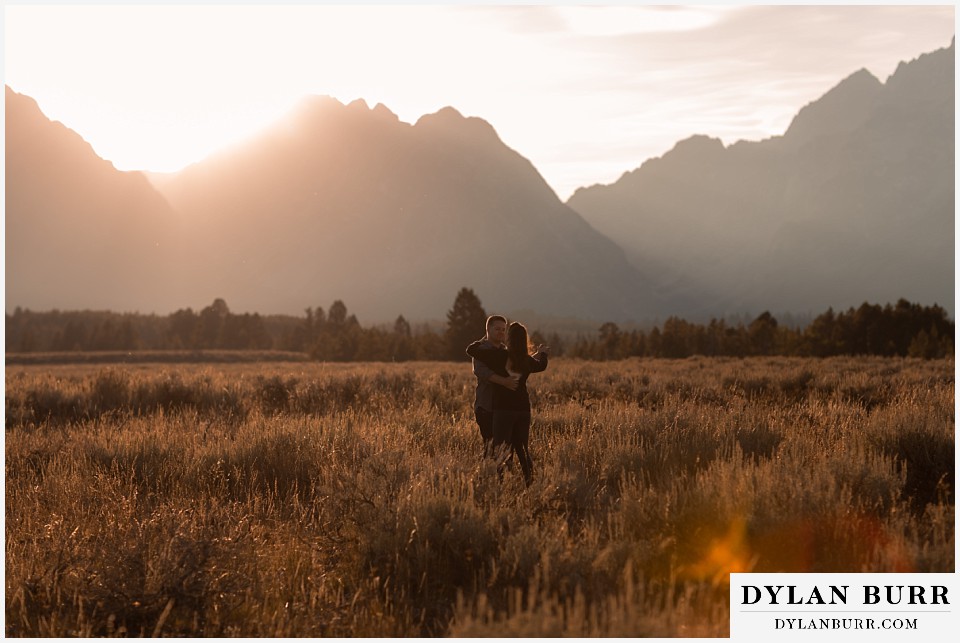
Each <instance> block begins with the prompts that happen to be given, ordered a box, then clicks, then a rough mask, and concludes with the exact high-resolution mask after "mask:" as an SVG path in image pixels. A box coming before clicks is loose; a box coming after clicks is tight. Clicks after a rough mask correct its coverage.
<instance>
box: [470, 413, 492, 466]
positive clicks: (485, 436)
mask: <svg viewBox="0 0 960 643" xmlns="http://www.w3.org/2000/svg"><path fill="white" fill-rule="evenodd" d="M473 412H474V415H475V416H476V418H477V426H478V427H479V428H480V439H481V441H482V442H483V457H487V456H489V455H491V453H490V449H491V445H492V442H493V411H488V410H487V409H481V408H480V407H479V406H478V407H475V408H474V409H473Z"/></svg>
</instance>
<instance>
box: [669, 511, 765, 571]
mask: <svg viewBox="0 0 960 643" xmlns="http://www.w3.org/2000/svg"><path fill="white" fill-rule="evenodd" d="M755 564H756V557H755V556H754V555H752V553H751V551H750V546H749V543H748V542H747V523H746V521H745V520H743V519H742V518H735V519H734V520H733V521H732V522H731V523H730V527H729V528H728V529H727V533H726V534H724V535H723V536H721V537H720V538H718V539H716V540H714V541H713V542H712V543H710V545H709V547H708V548H707V552H706V553H705V554H704V556H703V558H701V559H700V560H699V561H697V562H695V563H693V564H691V565H689V566H688V567H687V568H686V570H685V571H686V575H688V576H690V577H692V578H697V579H701V580H707V579H709V580H710V581H711V582H713V583H714V584H715V585H719V584H727V583H729V582H730V574H733V573H745V572H749V571H751V570H752V569H753V567H754V565H755Z"/></svg>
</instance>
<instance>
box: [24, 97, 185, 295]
mask: <svg viewBox="0 0 960 643" xmlns="http://www.w3.org/2000/svg"><path fill="white" fill-rule="evenodd" d="M5 93H6V97H5V101H6V204H5V206H6V216H5V225H6V300H7V302H8V306H9V304H13V305H15V306H24V307H31V308H34V309H50V308H61V309H77V308H112V309H114V310H117V311H134V310H140V311H152V310H158V309H159V310H164V309H169V308H170V307H172V306H175V305H176V300H177V297H178V292H179V290H180V288H181V285H182V277H183V275H182V274H181V273H180V265H181V261H180V254H179V250H178V246H179V238H180V229H179V225H180V221H179V217H178V216H177V215H176V213H175V212H173V210H172V209H171V208H170V207H169V205H168V204H167V202H166V200H165V199H164V198H163V197H162V196H161V195H160V194H159V193H158V192H157V191H156V190H155V189H154V188H153V186H152V185H151V184H150V183H149V181H147V179H146V178H145V177H144V176H143V175H142V174H140V173H136V172H119V171H117V170H116V169H115V168H114V167H113V165H112V164H111V163H110V162H108V161H104V160H103V159H101V158H100V157H99V156H97V155H96V153H95V152H94V150H93V148H92V147H90V145H89V144H88V143H87V142H86V141H84V140H83V139H82V138H81V137H80V136H79V135H78V134H77V133H76V132H74V131H72V130H70V129H68V128H67V127H65V126H64V125H62V124H61V123H54V122H51V121H50V120H49V119H47V117H46V116H44V115H43V113H42V112H41V111H40V109H39V107H38V106H37V103H36V101H34V100H33V99H32V98H29V97H27V96H23V95H21V94H17V93H16V92H14V91H13V90H11V89H10V88H9V87H7V88H6V92H5Z"/></svg>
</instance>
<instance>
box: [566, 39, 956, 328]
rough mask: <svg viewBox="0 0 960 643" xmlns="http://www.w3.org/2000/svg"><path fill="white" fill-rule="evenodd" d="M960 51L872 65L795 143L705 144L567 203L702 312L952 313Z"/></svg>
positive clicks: (799, 131)
mask: <svg viewBox="0 0 960 643" xmlns="http://www.w3.org/2000/svg"><path fill="white" fill-rule="evenodd" d="M954 204H955V201H954V45H953V43H951V45H950V47H949V48H946V49H941V50H938V51H936V52H933V53H930V54H926V55H924V56H921V57H920V58H919V59H917V60H914V61H912V62H909V63H902V64H901V65H900V66H899V67H898V69H897V70H896V72H895V73H894V74H893V75H892V76H891V77H890V78H889V79H888V80H887V81H886V82H885V83H881V82H880V81H879V80H878V79H876V78H875V77H873V76H872V75H871V74H870V73H869V72H867V71H866V70H860V71H858V72H856V73H854V74H852V75H851V76H849V77H848V78H846V79H845V80H843V81H842V82H841V83H839V84H838V85H837V86H836V87H835V88H834V89H832V90H831V91H829V92H828V93H827V94H825V95H824V96H823V97H821V98H820V99H819V100H817V101H815V102H813V103H811V104H810V105H807V106H806V107H804V108H803V109H802V110H800V112H799V113H798V114H797V116H796V117H795V118H794V120H793V122H792V124H791V125H790V127H789V128H788V130H787V131H786V132H785V133H784V135H783V136H778V137H774V138H771V139H767V140H764V141H759V142H744V141H741V142H738V143H735V144H733V145H729V146H724V145H723V144H722V143H721V142H720V141H719V140H717V139H712V138H709V137H706V136H696V137H693V138H690V139H688V140H685V141H681V142H680V143H678V144H677V145H676V147H675V148H674V149H673V150H671V151H670V152H668V153H667V154H665V155H664V156H662V157H660V158H656V159H651V160H649V161H647V162H645V163H643V164H642V165H641V166H640V167H639V168H638V169H636V170H634V171H631V172H628V173H626V174H624V176H623V177H621V178H620V180H619V181H617V182H616V183H614V184H612V185H606V186H593V187H589V188H584V189H581V190H578V191H577V192H576V193H575V194H574V195H573V196H572V197H571V198H570V200H569V201H568V205H570V206H571V207H572V208H574V209H575V210H576V211H577V212H579V213H581V214H582V215H583V216H584V218H585V219H586V220H587V221H589V222H590V223H591V225H593V226H595V227H596V228H597V229H598V230H600V231H601V232H603V233H604V234H606V235H608V236H610V237H611V238H612V239H614V240H615V241H616V242H617V243H618V244H620V245H621V246H622V247H623V248H625V250H626V251H627V253H628V256H629V257H630V258H631V261H632V262H633V263H634V265H636V266H638V267H639V268H640V269H641V270H643V271H644V272H645V273H646V274H648V275H649V276H650V278H651V279H653V280H655V281H656V282H658V283H661V284H664V285H666V284H669V288H670V289H671V291H672V292H673V293H674V294H675V295H676V294H679V293H686V294H687V295H689V296H690V299H691V300H696V301H698V302H699V304H698V305H697V306H694V307H691V308H689V309H687V310H684V311H678V312H683V313H685V314H686V315H689V316H696V315H701V316H702V315H706V314H709V315H722V314H727V313H736V312H739V311H743V310H752V311H754V312H756V311H760V310H764V309H770V310H790V311H796V312H804V311H811V310H822V309H825V308H827V307H829V306H832V307H834V308H846V307H849V306H857V305H859V304H860V303H862V302H864V301H895V300H897V299H898V298H900V297H906V298H908V299H911V300H916V301H919V302H922V303H925V304H934V303H938V304H940V305H942V306H944V307H945V308H947V309H948V310H949V311H951V314H952V311H953V293H954V249H953V248H954V241H953V240H954V210H955V205H954Z"/></svg>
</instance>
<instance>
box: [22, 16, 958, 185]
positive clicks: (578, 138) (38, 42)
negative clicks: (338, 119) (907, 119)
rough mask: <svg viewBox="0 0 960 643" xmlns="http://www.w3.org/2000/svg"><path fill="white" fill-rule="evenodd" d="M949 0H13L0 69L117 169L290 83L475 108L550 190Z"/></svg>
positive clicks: (161, 160)
mask: <svg viewBox="0 0 960 643" xmlns="http://www.w3.org/2000/svg"><path fill="white" fill-rule="evenodd" d="M954 14H955V10H954V7H953V5H952V4H949V5H940V6H925V7H917V6H894V5H882V6H878V5H869V6H824V5H820V6H762V5H706V6H696V7H694V6H689V5H668V6H649V5H636V4H633V5H628V4H620V5H607V6H599V5H597V4H593V5H589V6H584V5H580V6H575V5H555V4H543V5H537V6H529V5H527V6H519V5H514V6H503V5H497V6H494V5H450V4H447V5H443V4H434V5H418V6H413V5H363V6H334V5H329V4H293V5H285V6H262V5H261V6H257V5H243V4H207V5H197V4H180V5H155V6H145V5H135V4H107V5H103V4H101V5H96V6H94V5H89V6H88V5H49V4H48V5H36V4H33V5H16V4H9V3H8V4H7V6H6V7H5V15H4V72H5V82H6V84H8V85H9V86H10V87H11V88H13V89H14V90H15V91H18V92H21V93H24V94H27V95H29V96H32V97H33V98H35V99H36V100H37V101H38V103H39V104H40V107H41V109H42V110H43V111H44V112H45V113H46V114H47V115H48V116H49V117H50V118H52V119H54V120H60V121H62V122H63V123H65V124H66V125H67V126H69V127H71V128H72V129H74V130H76V131H77V132H79V133H80V134H81V135H82V136H83V137H84V138H85V139H87V140H88V141H89V142H90V143H91V144H92V145H93V147H94V148H95V149H96V151H97V152H98V153H99V154H100V155H101V156H102V157H104V158H106V159H108V160H110V161H113V163H114V164H115V165H116V166H117V167H118V168H120V169H146V170H156V171H172V170H176V169H179V168H181V167H183V166H185V165H187V164H189V163H191V162H194V161H197V160H200V159H201V158H203V157H204V156H206V155H207V154H209V153H211V152H212V151H214V150H217V149H218V148H222V147H224V146H225V145H229V144H232V143H234V142H236V141H238V140H241V139H242V138H244V137H246V136H249V135H250V134H252V133H253V132H254V131H256V130H257V129H258V128H260V127H262V126H264V125H265V124H267V123H269V122H271V121H272V120H275V119H277V118H279V117H281V116H282V115H283V114H284V113H286V112H287V111H289V110H291V109H292V108H293V106H294V105H295V104H296V103H297V102H298V100H299V98H300V97H302V96H304V95H307V94H324V95H330V96H334V97H336V98H338V99H340V100H341V101H343V102H349V101H351V100H353V99H356V98H363V99H365V100H366V101H367V102H368V103H369V105H370V106H371V107H372V106H373V105H375V104H376V103H378V102H379V103H383V104H384V105H386V106H387V107H389V108H390V109H391V110H392V111H393V112H395V113H396V114H397V115H398V116H399V117H400V119H401V120H403V121H406V122H411V123H412V122H415V121H416V120H417V119H418V118H419V117H420V116H422V115H423V114H427V113H432V112H435V111H437V110H438V109H440V108H442V107H444V106H447V105H451V106H453V107H455V108H456V109H458V110H459V111H460V112H462V113H463V114H464V115H467V116H479V117H481V118H483V119H485V120H487V121H489V122H490V123H491V124H492V125H493V126H494V127H495V128H496V130H497V132H498V133H499V134H500V137H501V138H502V139H503V141H504V142H505V143H506V144H507V145H509V146H510V147H512V148H513V149H515V150H517V151H518V152H519V153H520V154H522V155H523V156H525V157H527V158H528V159H530V160H531V161H532V162H533V164H534V165H535V166H536V167H537V168H538V169H539V170H540V172H541V173H542V174H543V176H544V178H545V179H546V180H547V182H548V183H549V184H550V185H551V186H552V187H553V188H554V190H556V192H557V193H558V195H559V196H560V198H561V199H564V200H565V199H567V198H568V197H569V196H570V194H572V192H573V191H574V190H575V189H576V188H577V187H581V186H586V185H591V184H594V183H610V182H613V181H615V180H616V179H617V178H618V177H619V176H620V175H621V174H622V173H623V172H625V171H628V170H631V169H634V168H636V167H638V166H639V165H640V164H641V163H642V162H643V161H645V160H646V159H648V158H651V157H655V156H660V155H662V154H663V153H664V152H666V151H668V150H669V149H670V148H671V147H673V145H674V144H675V143H676V142H677V141H679V140H682V139H684V138H687V137H689V136H691V135H693V134H707V135H710V136H715V137H719V138H721V139H722V140H723V141H724V142H725V143H728V144H729V143H733V142H735V141H737V140H740V139H747V140H760V139H763V138H767V137H769V136H774V135H779V134H782V133H783V132H784V130H785V129H786V128H787V126H788V125H789V123H790V119H791V118H792V116H793V115H794V114H796V112H797V111H798V110H799V109H800V108H801V107H803V106H804V105H805V104H807V103H809V102H811V101H813V100H816V99H817V98H819V97H820V96H821V95H823V93H825V92H826V91H828V90H829V89H830V88H831V87H833V86H834V85H836V84H837V83H838V82H839V81H840V80H842V79H843V78H845V77H846V76H848V75H850V74H851V73H853V72H855V71H857V70H858V69H860V68H864V67H865V68H867V69H868V70H870V71H871V72H872V73H873V74H874V75H875V76H877V77H878V78H879V79H880V80H881V81H885V80H886V79H887V77H888V76H889V75H890V74H891V73H893V71H894V70H895V69H896V65H897V63H898V62H899V61H901V60H911V59H913V58H916V57H917V56H919V55H920V54H922V53H926V52H929V51H932V50H934V49H938V48H941V47H946V46H949V44H950V40H951V38H952V37H953V35H954V30H955V15H954Z"/></svg>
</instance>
